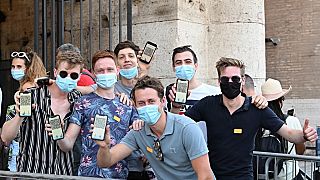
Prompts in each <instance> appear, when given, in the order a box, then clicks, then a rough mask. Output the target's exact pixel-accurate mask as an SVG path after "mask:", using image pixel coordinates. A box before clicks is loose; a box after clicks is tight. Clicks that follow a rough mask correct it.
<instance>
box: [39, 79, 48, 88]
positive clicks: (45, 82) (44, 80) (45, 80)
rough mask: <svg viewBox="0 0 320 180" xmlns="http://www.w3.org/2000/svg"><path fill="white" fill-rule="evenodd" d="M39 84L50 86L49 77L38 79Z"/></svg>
mask: <svg viewBox="0 0 320 180" xmlns="http://www.w3.org/2000/svg"><path fill="white" fill-rule="evenodd" d="M37 84H38V86H40V87H41V86H48V85H49V77H40V78H38V79H37Z"/></svg>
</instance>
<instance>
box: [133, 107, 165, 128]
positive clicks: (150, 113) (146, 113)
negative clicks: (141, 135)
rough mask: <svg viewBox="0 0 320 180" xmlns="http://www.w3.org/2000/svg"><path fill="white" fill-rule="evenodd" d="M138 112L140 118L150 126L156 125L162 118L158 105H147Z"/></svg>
mask: <svg viewBox="0 0 320 180" xmlns="http://www.w3.org/2000/svg"><path fill="white" fill-rule="evenodd" d="M137 110H138V113H139V117H140V118H141V119H142V120H143V121H144V122H145V123H146V124H148V125H149V126H152V125H155V124H156V123H157V122H158V120H159V118H160V116H161V113H160V112H159V106H157V105H147V106H143V107H139V108H137Z"/></svg>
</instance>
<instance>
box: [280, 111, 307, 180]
mask: <svg viewBox="0 0 320 180" xmlns="http://www.w3.org/2000/svg"><path fill="white" fill-rule="evenodd" d="M286 123H287V125H288V127H289V128H291V129H296V130H302V127H301V124H300V121H299V119H298V118H296V117H294V116H288V117H287V119H286ZM293 146H294V144H293V143H291V142H288V152H289V151H290V150H291V148H292V147H293ZM288 152H287V153H288ZM290 154H291V155H296V147H295V146H294V147H293V148H292V150H291V153H290ZM293 164H294V163H293V161H292V160H288V161H285V163H284V164H283V169H282V170H281V171H280V173H279V175H278V178H279V179H280V180H282V179H283V180H285V179H292V178H294V177H296V176H297V174H298V173H299V165H298V162H296V170H295V174H293V168H292V167H293ZM286 175H287V178H286Z"/></svg>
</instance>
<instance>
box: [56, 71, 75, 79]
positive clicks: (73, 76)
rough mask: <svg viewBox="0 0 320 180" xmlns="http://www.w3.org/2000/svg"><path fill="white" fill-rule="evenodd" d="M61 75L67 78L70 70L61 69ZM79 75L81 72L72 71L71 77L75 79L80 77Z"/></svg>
mask: <svg viewBox="0 0 320 180" xmlns="http://www.w3.org/2000/svg"><path fill="white" fill-rule="evenodd" d="M59 76H60V77H62V78H66V77H67V76H68V72H67V71H60V72H59ZM78 77H79V74H78V73H75V72H73V73H70V78H71V79H73V80H76V79H78Z"/></svg>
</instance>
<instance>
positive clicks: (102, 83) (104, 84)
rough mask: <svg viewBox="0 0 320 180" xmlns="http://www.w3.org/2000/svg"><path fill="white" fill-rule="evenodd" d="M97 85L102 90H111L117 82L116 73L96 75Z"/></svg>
mask: <svg viewBox="0 0 320 180" xmlns="http://www.w3.org/2000/svg"><path fill="white" fill-rule="evenodd" d="M96 77H97V85H98V86H99V87H101V88H103V89H109V88H111V87H112V86H113V85H114V84H115V83H116V82H117V75H116V73H109V74H97V75H96Z"/></svg>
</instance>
